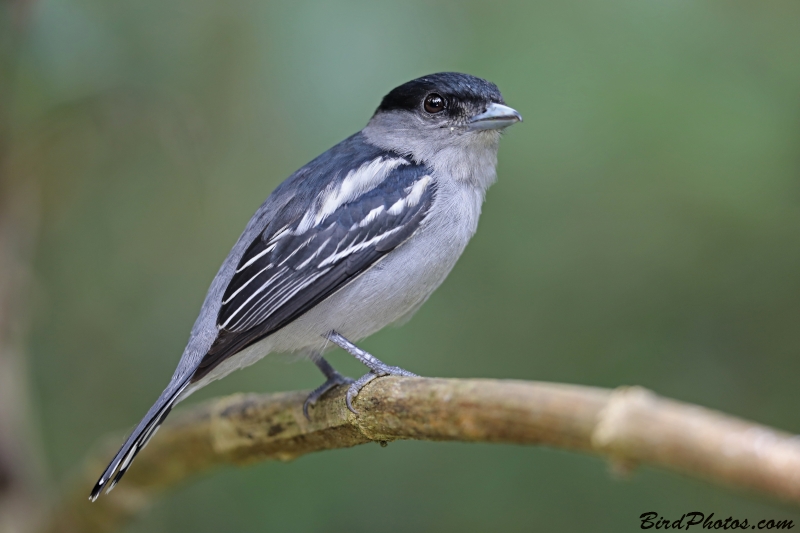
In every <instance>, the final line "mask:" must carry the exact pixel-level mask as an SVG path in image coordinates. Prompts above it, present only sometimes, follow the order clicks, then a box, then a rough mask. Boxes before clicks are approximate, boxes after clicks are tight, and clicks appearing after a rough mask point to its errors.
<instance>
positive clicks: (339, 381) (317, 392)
mask: <svg viewBox="0 0 800 533" xmlns="http://www.w3.org/2000/svg"><path fill="white" fill-rule="evenodd" d="M311 359H312V360H313V361H314V364H315V365H317V368H319V369H320V371H322V373H323V374H324V375H325V377H326V378H327V379H326V380H325V383H323V384H322V385H320V386H319V387H317V388H316V389H314V390H313V391H311V394H309V395H308V398H306V401H305V402H303V414H304V415H305V416H306V418H307V419H308V420H311V417H310V416H308V408H309V406H311V405H314V404H315V403H317V400H319V399H320V398H322V396H323V395H324V394H325V393H326V392H328V391H329V390H331V389H333V388H336V387H338V386H339V385H346V384H349V383H354V382H355V381H354V380H353V378H348V377H347V376H343V375H341V374H340V373H339V372H337V371H336V369H335V368H333V367H332V366H331V364H330V363H329V362H328V361H327V360H326V359H325V358H324V357H322V355H320V354H319V353H316V354H312V357H311Z"/></svg>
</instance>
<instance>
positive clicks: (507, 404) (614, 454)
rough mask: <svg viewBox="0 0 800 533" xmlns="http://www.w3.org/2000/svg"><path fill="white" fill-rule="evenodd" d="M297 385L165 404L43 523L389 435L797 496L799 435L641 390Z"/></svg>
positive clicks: (472, 383) (93, 520)
mask: <svg viewBox="0 0 800 533" xmlns="http://www.w3.org/2000/svg"><path fill="white" fill-rule="evenodd" d="M305 396H306V392H290V393H283V394H271V395H257V394H239V395H234V396H230V397H226V398H219V399H215V400H211V401H208V402H205V403H203V404H200V405H197V406H194V407H191V408H188V409H186V410H184V411H182V412H179V413H176V414H175V415H173V417H172V418H171V419H170V420H168V422H167V423H166V424H165V425H164V427H163V428H162V429H161V431H160V432H159V434H158V436H157V437H156V438H154V439H153V441H152V443H151V444H150V445H149V447H148V448H147V450H145V451H144V452H142V453H141V454H140V456H139V458H138V459H137V461H136V464H135V465H134V466H133V467H132V468H131V470H130V471H129V473H128V474H127V475H126V477H125V479H124V480H123V481H122V483H120V485H119V486H118V487H117V488H116V489H115V490H114V492H112V493H111V494H110V495H109V496H103V497H101V498H100V499H99V500H98V501H97V502H96V503H94V504H91V503H89V501H88V500H87V496H88V491H89V489H90V488H91V486H92V483H93V482H94V481H95V477H96V476H97V474H98V472H100V471H101V470H102V467H103V466H105V463H106V460H107V459H108V458H109V456H110V454H111V452H113V451H114V450H115V445H117V444H119V439H115V440H114V442H113V445H114V446H111V447H109V448H108V449H104V453H100V454H98V455H96V456H95V457H93V458H92V459H91V460H89V461H87V464H86V465H85V469H84V474H83V475H82V477H81V478H80V479H78V480H77V482H76V484H75V486H74V487H72V489H71V492H70V493H69V494H68V495H67V496H66V498H65V499H64V500H63V501H62V502H61V504H60V506H59V507H58V508H57V509H56V510H55V511H54V514H53V516H52V519H51V522H50V524H51V525H50V528H49V529H48V530H47V531H56V530H57V531H75V532H77V531H81V532H104V531H112V530H114V529H115V528H116V527H118V526H119V525H120V524H121V523H123V522H125V521H126V520H128V519H129V518H131V517H132V516H133V515H135V514H136V513H137V512H138V511H139V510H140V509H141V508H142V507H143V506H144V505H146V504H147V502H148V501H149V500H151V499H152V498H153V497H154V496H156V495H157V494H158V493H159V492H160V491H162V490H164V489H166V488H169V487H171V486H173V485H175V484H177V483H179V482H180V481H182V480H184V479H186V478H187V477H189V476H190V475H193V474H195V473H197V472H201V471H203V470H207V469H209V468H211V467H214V466H217V465H221V464H236V465H241V464H246V463H251V462H254V461H263V460H267V459H277V460H281V461H289V460H292V459H295V458H297V457H300V456H301V455H305V454H307V453H310V452H315V451H320V450H328V449H333V448H345V447H350V446H355V445H357V444H364V443H367V442H385V441H392V440H397V439H418V440H454V441H455V440H457V441H466V442H498V443H500V442H502V443H514V444H543V445H547V446H553V447H557V448H566V449H571V450H576V451H583V452H588V453H593V454H599V455H604V456H607V457H608V458H609V459H610V460H611V461H612V463H613V464H616V465H622V466H623V467H625V468H627V469H630V468H631V467H632V466H635V465H637V464H639V463H649V464H653V465H657V466H662V467H666V468H669V469H672V470H676V471H678V472H681V473H684V474H687V475H690V476H694V477H701V478H704V479H708V480H711V481H714V482H717V483H720V484H723V485H729V486H735V487H742V488H745V489H750V490H754V491H759V492H762V493H766V494H770V495H772V496H776V497H778V498H780V499H783V500H787V501H790V502H794V503H800V440H798V438H797V437H793V436H792V435H789V434H786V433H781V432H779V431H776V430H773V429H770V428H767V427H764V426H760V425H757V424H753V423H750V422H746V421H744V420H740V419H736V418H733V417H730V416H727V415H724V414H721V413H717V412H714V411H711V410H708V409H704V408H701V407H697V406H692V405H688V404H684V403H680V402H676V401H673V400H668V399H664V398H659V397H658V396H656V395H655V394H653V393H651V392H649V391H646V390H644V389H641V388H637V387H634V388H621V389H617V390H615V391H611V390H607V389H598V388H591V387H581V386H574V385H560V384H552V383H537V382H522V381H497V380H458V379H428V378H395V377H387V378H382V379H380V380H376V381H375V382H373V383H372V384H370V385H369V386H367V387H366V388H365V389H364V390H363V391H362V392H361V393H360V395H359V396H358V398H357V400H356V402H355V403H356V407H357V409H358V410H359V412H360V415H359V416H355V415H353V414H352V413H351V412H350V411H348V410H347V408H346V407H345V403H344V390H343V389H342V388H340V389H338V390H337V391H335V392H334V393H332V394H330V395H328V396H327V397H326V398H325V399H324V400H322V401H321V402H320V403H318V404H317V406H316V407H315V408H314V409H313V410H312V412H311V421H308V420H306V419H305V418H304V417H303V410H302V406H303V400H304V399H305Z"/></svg>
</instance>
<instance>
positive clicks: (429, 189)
mask: <svg viewBox="0 0 800 533" xmlns="http://www.w3.org/2000/svg"><path fill="white" fill-rule="evenodd" d="M521 121H522V116H521V115H520V113H519V112H517V111H516V110H514V109H512V108H511V107H508V106H507V105H506V104H505V101H504V100H503V96H502V95H501V93H500V90H499V89H498V88H497V86H496V85H495V84H493V83H491V82H489V81H486V80H484V79H481V78H478V77H475V76H472V75H469V74H462V73H456V72H441V73H437V74H431V75H428V76H423V77H420V78H417V79H414V80H411V81H409V82H407V83H404V84H402V85H400V86H398V87H396V88H394V89H392V90H391V91H390V92H389V93H387V94H386V96H384V97H383V99H382V100H381V102H380V105H379V106H378V108H377V110H376V111H375V113H374V114H373V115H372V117H371V118H370V120H369V122H368V123H367V125H366V126H365V127H364V128H363V129H362V130H361V131H359V132H357V133H355V134H354V135H351V136H350V137H348V138H346V139H345V140H343V141H342V142H340V143H339V144H337V145H335V146H334V147H333V148H331V149H329V150H328V151H326V152H324V153H323V154H322V155H320V156H318V157H317V158H316V159H314V160H312V161H311V162H310V163H308V164H307V165H305V166H304V167H302V168H300V169H299V170H297V171H296V172H295V173H293V174H292V175H291V176H289V177H288V178H287V179H286V180H285V181H284V182H283V183H281V184H280V185H279V186H278V187H277V188H275V189H274V191H273V192H272V193H271V194H270V195H269V197H268V198H267V200H266V201H265V202H264V203H263V204H262V205H261V207H259V208H258V210H257V211H256V213H255V214H254V215H253V217H252V218H251V219H250V221H249V222H248V224H247V226H246V227H245V229H244V231H243V233H242V234H241V236H240V237H239V239H238V240H237V241H236V244H235V245H234V246H233V248H232V249H231V251H230V253H229V254H228V256H227V258H226V259H225V261H224V262H223V264H222V266H221V267H220V269H219V271H218V273H217V274H216V276H215V277H214V279H213V281H212V282H211V286H210V288H209V290H208V293H207V295H206V298H205V300H204V302H203V304H202V307H201V309H200V313H199V316H198V318H197V320H196V322H195V324H194V326H193V328H192V330H191V334H190V336H189V341H188V343H187V345H186V348H185V350H184V352H183V355H182V356H181V358H180V361H179V363H178V366H177V368H176V370H175V372H174V374H173V376H172V378H171V379H170V381H169V384H168V385H167V387H166V389H164V392H163V393H161V395H160V396H159V398H158V400H157V401H156V402H155V404H153V406H152V407H151V408H150V410H149V411H148V412H147V414H146V415H145V417H144V418H143V419H142V420H141V422H139V424H138V425H137V426H136V428H135V429H134V430H133V432H132V433H131V434H130V435H129V436H128V438H127V439H126V440H125V442H124V444H123V445H122V447H121V448H120V449H119V451H118V452H117V454H116V455H115V456H114V458H113V459H112V461H111V462H110V464H109V465H108V467H107V468H106V469H105V471H104V472H103V473H102V475H101V476H100V478H99V480H98V481H97V483H96V484H95V486H94V488H93V489H92V491H91V493H90V496H89V499H90V500H91V501H95V500H96V499H97V497H98V495H99V494H100V493H101V492H102V490H103V489H104V488H105V489H106V492H109V491H110V490H111V489H112V488H114V486H115V485H116V484H117V483H118V482H119V480H120V479H121V478H122V476H123V475H125V472H126V471H127V470H128V468H130V466H131V463H132V461H133V459H134V457H136V454H137V453H138V452H139V451H140V450H141V449H142V448H144V447H145V445H146V444H147V443H148V441H149V440H150V439H151V438H152V437H153V435H155V433H156V431H157V430H158V428H159V426H160V425H161V424H162V422H164V419H165V418H166V417H167V415H168V414H169V412H170V410H171V409H172V408H173V407H174V406H175V404H177V403H178V402H180V401H182V400H184V399H185V398H187V397H188V396H189V395H190V394H192V393H193V392H195V391H197V390H198V389H200V388H202V387H203V386H205V385H207V384H208V383H210V382H212V381H214V380H217V379H220V378H222V377H224V376H226V375H227V374H229V373H230V372H232V371H234V370H236V369H239V368H243V367H246V366H248V365H251V364H253V363H254V362H256V361H257V360H259V359H261V358H262V357H264V356H265V355H267V354H270V353H299V354H302V355H305V356H306V357H308V358H309V359H310V360H311V361H313V362H314V363H315V364H316V366H317V367H318V368H319V369H320V370H321V371H322V374H323V375H324V377H325V382H324V383H323V384H322V385H320V386H319V387H318V388H316V389H315V390H314V391H312V392H311V393H310V394H309V396H308V398H307V399H306V401H305V403H304V405H303V413H304V414H305V416H306V417H307V418H309V416H310V415H309V409H310V408H311V407H313V405H314V404H315V403H316V402H317V400H319V399H320V398H321V397H322V396H323V395H324V394H326V393H327V392H328V391H330V390H332V389H334V388H336V387H338V386H341V385H344V386H347V387H348V389H347V393H346V397H345V402H346V405H347V407H348V408H349V409H350V410H351V411H353V412H354V413H356V414H358V413H357V411H356V410H355V409H354V407H353V400H354V399H355V397H356V396H357V395H358V393H359V391H360V390H361V389H362V388H363V387H364V386H365V385H366V384H367V383H369V382H370V381H372V380H373V379H376V378H379V377H382V376H387V375H397V376H416V374H414V373H412V372H409V371H407V370H404V369H402V368H400V367H396V366H390V365H387V364H386V363H384V362H382V361H381V360H379V359H378V358H376V357H375V356H373V355H372V354H370V353H368V352H366V351H364V350H362V349H361V348H359V347H358V346H356V345H355V344H354V343H355V342H357V341H359V340H361V339H364V338H365V337H368V336H369V335H372V334H373V333H375V332H377V331H378V330H380V329H382V328H383V327H385V326H387V325H389V324H392V323H402V322H403V321H404V320H407V319H408V318H410V316H411V315H412V314H413V313H414V312H415V311H416V310H417V309H419V308H420V306H421V305H422V304H423V303H424V302H425V301H426V300H427V299H428V297H429V296H430V295H431V293H432V292H433V291H434V290H435V289H436V288H437V287H438V286H439V285H440V284H441V283H442V282H443V281H444V279H445V278H446V277H447V275H448V274H449V273H450V271H451V269H452V268H453V266H454V265H455V263H456V261H457V260H458V258H459V256H460V255H461V253H462V252H463V251H464V249H465V247H466V246H467V243H468V242H469V240H470V238H471V237H472V236H473V235H474V234H475V232H476V230H477V227H478V218H479V216H480V212H481V207H482V204H483V201H484V197H485V194H486V191H487V189H488V188H489V186H490V185H492V183H494V181H495V179H496V166H497V151H498V145H499V141H500V137H501V134H502V132H503V130H504V128H506V127H508V126H510V125H512V124H514V123H516V122H521ZM335 346H339V347H341V348H343V349H344V350H345V351H347V352H349V353H350V354H352V355H353V356H354V357H355V358H356V359H357V360H358V361H360V362H361V363H363V364H364V365H365V366H366V367H367V368H368V369H369V371H368V372H367V373H366V374H365V375H364V376H362V377H361V378H359V379H357V380H353V379H351V378H348V377H345V376H343V375H342V374H340V373H339V372H337V371H336V370H335V369H334V368H333V367H332V366H331V365H330V363H329V362H328V361H327V360H326V359H325V358H324V357H323V353H324V352H326V351H327V350H328V349H330V348H333V347H335Z"/></svg>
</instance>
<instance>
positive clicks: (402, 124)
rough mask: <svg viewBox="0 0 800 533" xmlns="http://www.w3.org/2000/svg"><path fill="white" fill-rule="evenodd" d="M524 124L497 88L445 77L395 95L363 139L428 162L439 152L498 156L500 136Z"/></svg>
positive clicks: (471, 79)
mask: <svg viewBox="0 0 800 533" xmlns="http://www.w3.org/2000/svg"><path fill="white" fill-rule="evenodd" d="M520 121H522V116H521V115H520V114H519V113H518V112H517V111H516V110H514V109H512V108H510V107H508V106H507V105H505V101H504V100H503V95H501V94H500V90H499V89H498V88H497V86H496V85H495V84H494V83H491V82H489V81H486V80H483V79H481V78H477V77H475V76H471V75H469V74H460V73H457V72H441V73H438V74H431V75H429V76H423V77H421V78H417V79H415V80H411V81H409V82H407V83H404V84H403V85H400V86H399V87H396V88H395V89H392V91H390V92H389V94H387V95H386V96H385V97H384V98H383V101H382V102H381V105H380V106H379V107H378V109H377V110H376V111H375V114H374V115H373V116H372V119H371V120H370V122H369V124H368V125H367V127H366V128H365V129H364V133H365V134H366V135H367V137H368V139H369V140H370V141H372V142H375V143H377V144H380V145H381V146H383V147H385V148H389V149H392V150H395V151H398V152H401V153H405V154H407V155H410V156H411V157H413V158H414V159H416V160H422V161H426V160H429V159H430V158H432V157H436V155H437V154H439V153H441V152H445V153H448V154H450V155H455V154H452V152H454V151H459V152H461V151H464V150H466V151H476V150H477V151H481V150H482V149H489V150H494V151H495V152H496V149H497V142H498V140H499V138H500V132H501V131H502V130H503V129H504V128H506V127H508V126H510V125H512V124H514V123H516V122H520Z"/></svg>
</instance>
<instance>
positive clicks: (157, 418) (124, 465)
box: [89, 378, 189, 501]
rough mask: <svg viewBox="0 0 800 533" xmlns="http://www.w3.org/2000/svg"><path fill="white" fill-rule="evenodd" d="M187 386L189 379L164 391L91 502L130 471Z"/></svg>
mask: <svg viewBox="0 0 800 533" xmlns="http://www.w3.org/2000/svg"><path fill="white" fill-rule="evenodd" d="M187 385H189V378H187V379H185V380H183V381H182V382H180V384H179V385H177V386H174V387H168V388H167V390H165V391H164V393H163V394H162V395H161V397H160V398H159V399H158V401H157V402H156V403H155V404H154V405H153V407H151V408H150V410H149V411H148V412H147V415H145V417H144V418H143V419H142V421H141V422H139V425H138V426H136V429H134V430H133V432H132V433H131V434H130V435H129V436H128V438H127V439H126V440H125V444H123V445H122V448H120V449H119V451H118V452H117V454H116V455H115V456H114V459H112V460H111V463H109V465H108V467H106V469H105V471H104V472H103V475H102V476H100V479H99V480H98V481H97V483H96V484H95V486H94V488H93V489H92V492H91V494H90V495H89V499H90V500H91V501H95V500H96V499H97V497H98V496H99V495H100V492H102V490H103V488H104V487H105V486H106V484H107V483H108V482H109V480H111V483H110V484H109V485H108V489H107V490H106V493H108V492H110V491H111V489H113V488H114V486H115V485H116V484H117V483H118V482H119V480H120V479H122V476H124V475H125V472H127V471H128V468H130V466H131V463H133V459H134V458H135V457H136V455H137V454H138V453H139V452H140V451H141V450H142V449H143V448H144V447H145V446H147V443H148V442H149V441H150V439H151V438H152V437H153V435H155V434H156V431H158V428H159V427H160V426H161V424H162V423H163V422H164V420H165V419H166V418H167V415H169V412H170V411H171V410H172V407H173V406H174V405H175V402H176V400H177V399H178V397H179V396H180V394H181V393H182V392H183V391H184V389H185V388H186V386H187ZM115 472H116V474H115Z"/></svg>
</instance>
